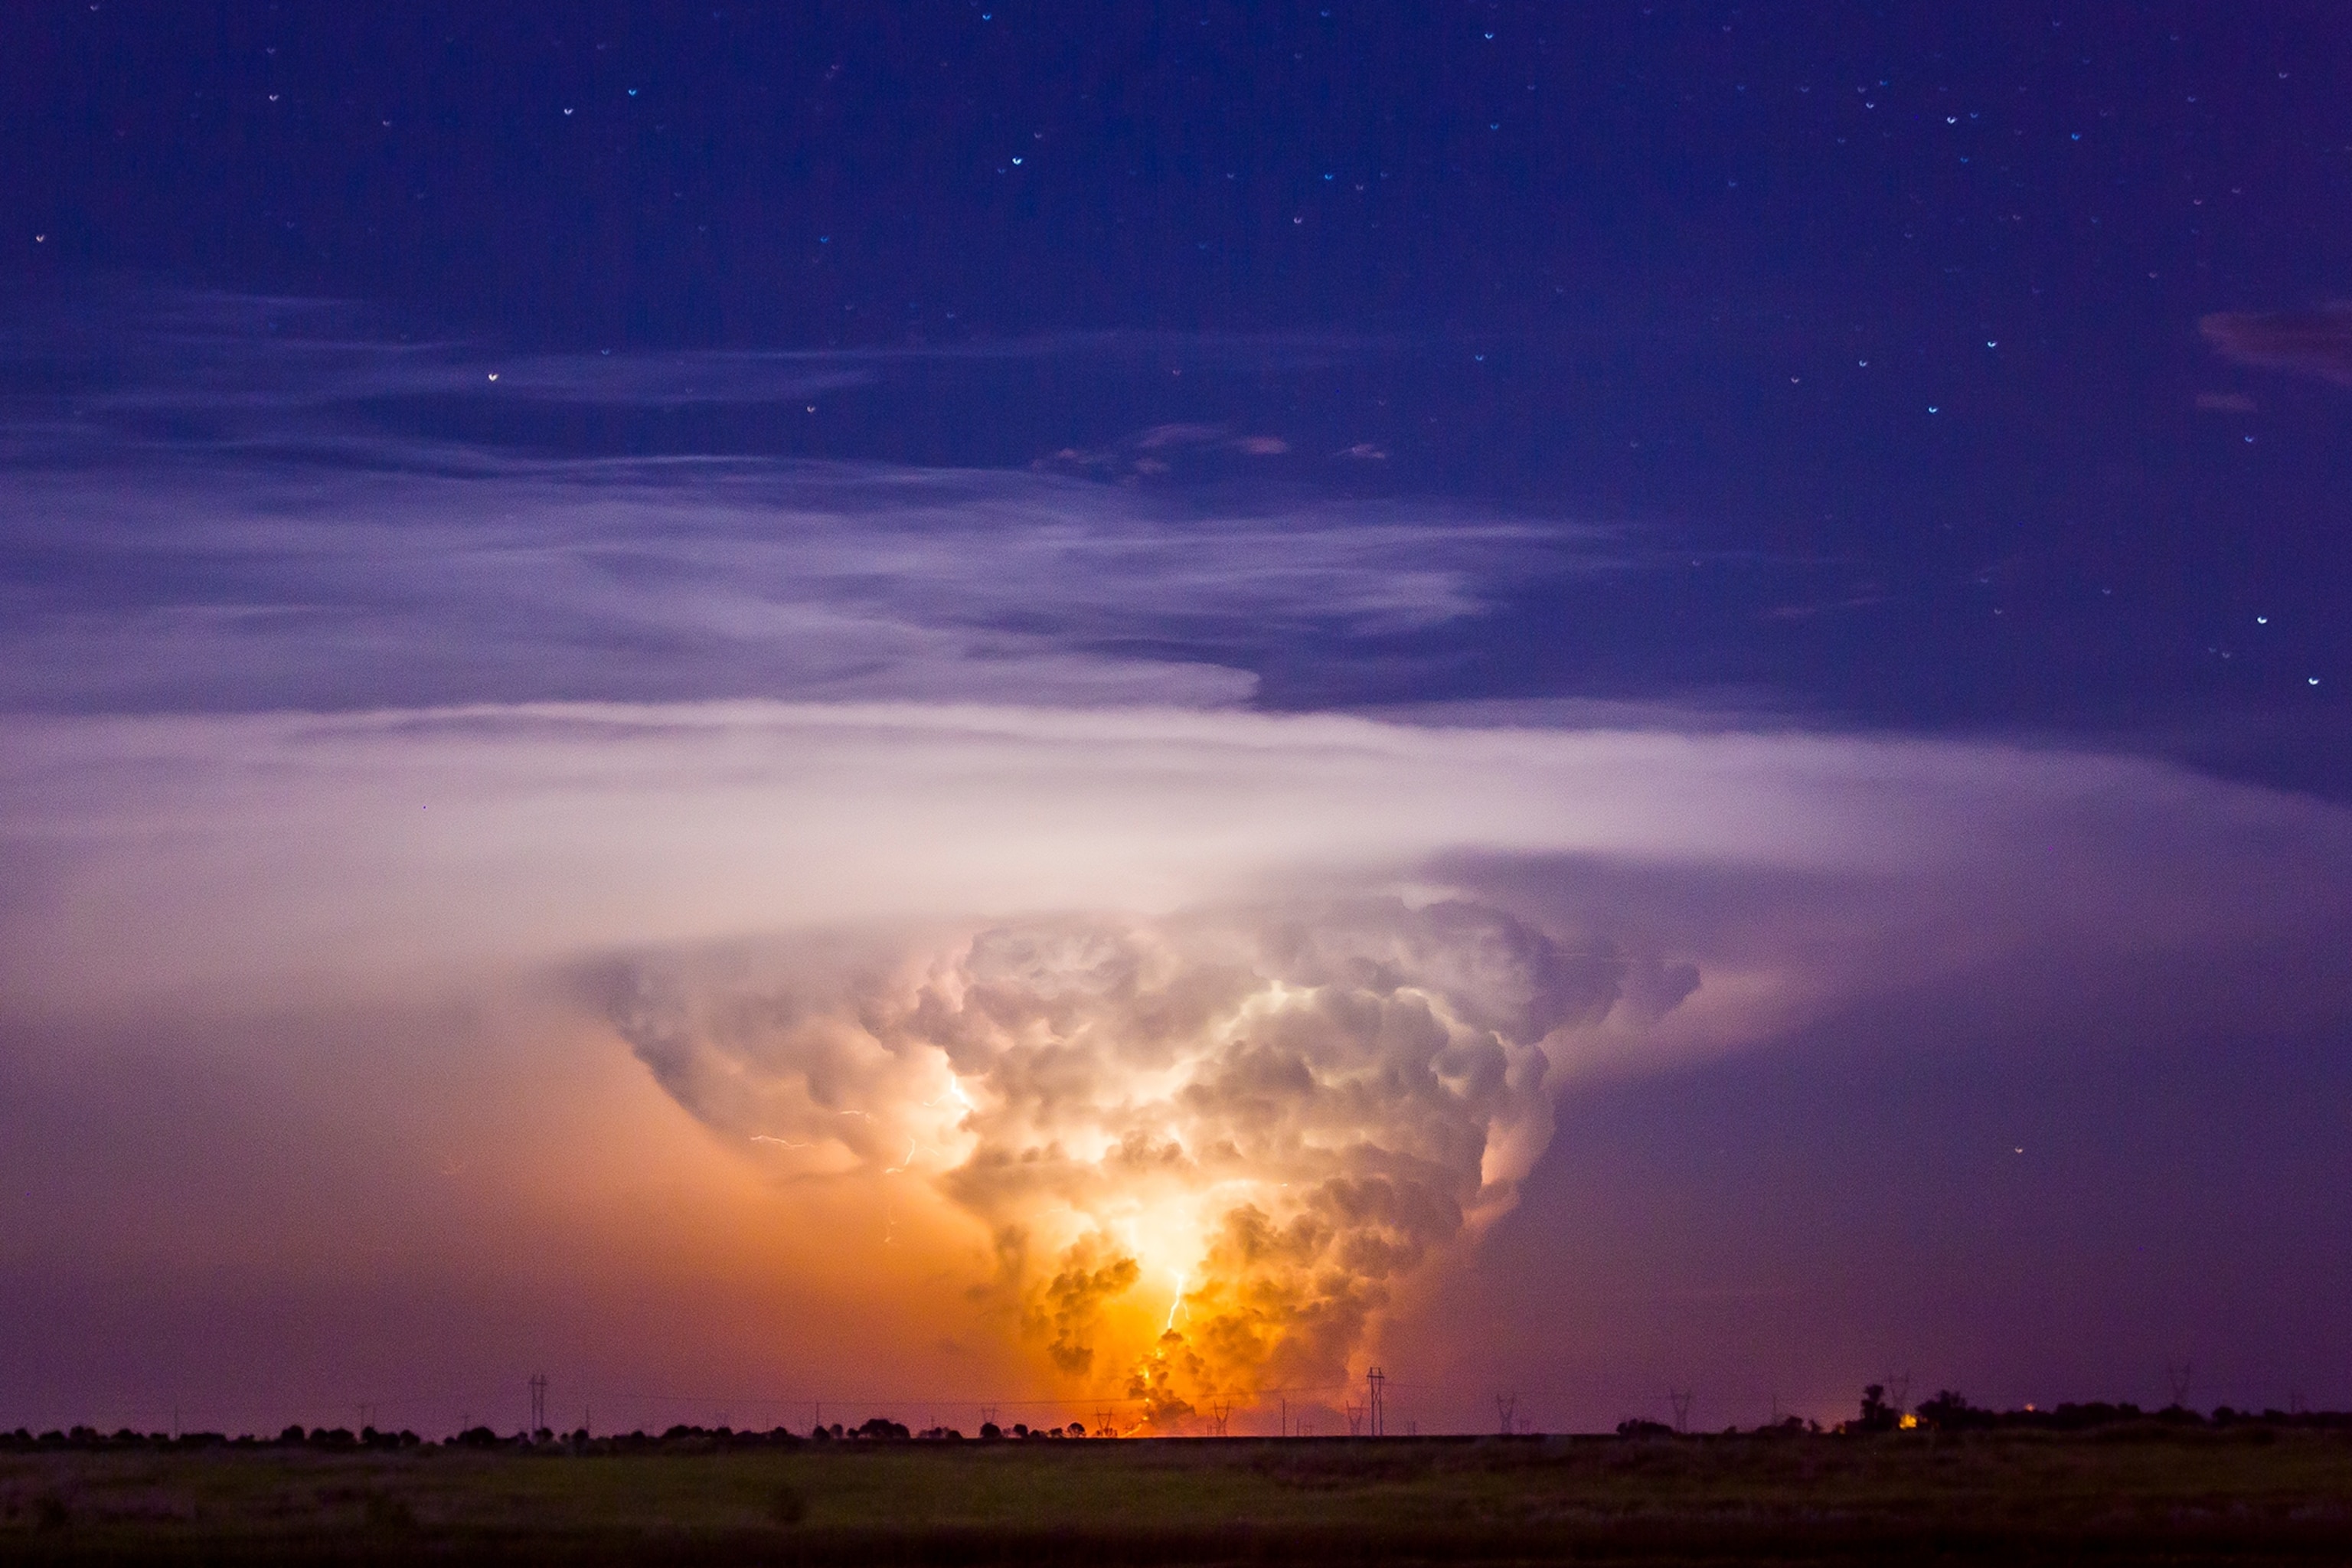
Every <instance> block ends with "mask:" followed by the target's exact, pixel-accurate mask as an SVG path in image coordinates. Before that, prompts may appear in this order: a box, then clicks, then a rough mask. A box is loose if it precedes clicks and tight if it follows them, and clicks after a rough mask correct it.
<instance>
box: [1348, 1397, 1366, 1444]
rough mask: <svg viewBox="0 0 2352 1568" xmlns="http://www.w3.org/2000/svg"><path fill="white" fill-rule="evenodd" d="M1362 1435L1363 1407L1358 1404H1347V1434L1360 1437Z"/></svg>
mask: <svg viewBox="0 0 2352 1568" xmlns="http://www.w3.org/2000/svg"><path fill="white" fill-rule="evenodd" d="M1363 1435H1364V1407H1363V1406H1362V1405H1349V1406H1348V1436H1350V1437H1360V1436H1363Z"/></svg>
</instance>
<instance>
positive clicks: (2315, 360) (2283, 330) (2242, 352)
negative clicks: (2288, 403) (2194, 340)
mask: <svg viewBox="0 0 2352 1568" xmlns="http://www.w3.org/2000/svg"><path fill="white" fill-rule="evenodd" d="M2197 326H2198V330H2199V331H2202V332H2203V333H2204V334H2205V341H2206V342H2210V343H2211V344H2212V345H2213V347H2214V348H2215V349H2216V350H2218V351H2220V353H2221V354H2222V356H2223V357H2224V358H2227V359H2232V360H2235V361H2237V362H2238V363H2241V364H2252V365H2260V366H2262V367H2263V368H2264V369H2265V370H2291V371H2299V372H2301V373H2303V374H2305V375H2316V376H2320V377H2323V378H2325V379H2326V380H2328V381H2332V382H2335V383H2336V384H2338V385H2339V386H2352V305H2344V304H2335V305H2326V306H2322V307H2321V308H2320V309H2318V310H2222V311H2217V312H2215V313H2214V314H2212V315H2210V316H2207V317H2206V318H2205V319H2204V320H2202V321H2199V322H2198V323H2197Z"/></svg>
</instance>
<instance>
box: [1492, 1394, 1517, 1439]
mask: <svg viewBox="0 0 2352 1568" xmlns="http://www.w3.org/2000/svg"><path fill="white" fill-rule="evenodd" d="M1518 1407H1519V1396H1518V1395H1517V1394H1496V1395H1495V1419H1496V1425H1497V1426H1499V1427H1500V1429H1501V1431H1502V1434H1503V1436H1506V1437H1507V1436H1510V1435H1511V1416H1512V1414H1513V1413H1514V1412H1515V1411H1517V1409H1518Z"/></svg>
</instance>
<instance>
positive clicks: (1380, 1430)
mask: <svg viewBox="0 0 2352 1568" xmlns="http://www.w3.org/2000/svg"><path fill="white" fill-rule="evenodd" d="M1388 1380H1389V1374H1388V1373H1384V1372H1382V1371H1381V1369H1380V1368H1379V1367H1374V1368H1372V1369H1371V1370H1370V1372H1367V1373H1364V1388H1365V1393H1366V1399H1365V1404H1366V1405H1367V1407H1368V1408H1369V1409H1370V1411H1371V1415H1372V1436H1375V1437H1385V1436H1388V1435H1389V1415H1388V1400H1387V1398H1386V1397H1385V1395H1386V1393H1387V1389H1386V1387H1385V1384H1387V1383H1388Z"/></svg>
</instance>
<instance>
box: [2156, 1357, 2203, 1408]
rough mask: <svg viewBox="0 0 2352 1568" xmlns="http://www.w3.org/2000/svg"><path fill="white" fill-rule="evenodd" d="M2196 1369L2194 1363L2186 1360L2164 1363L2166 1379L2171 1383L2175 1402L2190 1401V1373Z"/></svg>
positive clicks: (2182, 1403)
mask: <svg viewBox="0 0 2352 1568" xmlns="http://www.w3.org/2000/svg"><path fill="white" fill-rule="evenodd" d="M2195 1370H2196V1367H2195V1366H2194V1365H2193V1364H2192V1363H2189V1362H2185V1361H2183V1362H2166V1363H2164V1381H2165V1382H2166V1383H2167V1384H2170V1385H2171V1388H2172V1403H2173V1404H2175V1405H2186V1404H2188V1403H2189V1373H2192V1372H2194V1371H2195Z"/></svg>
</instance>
